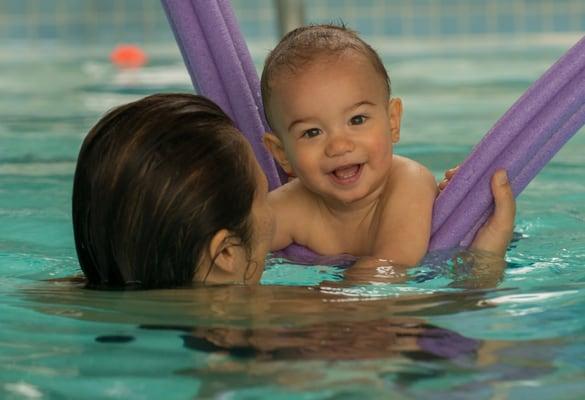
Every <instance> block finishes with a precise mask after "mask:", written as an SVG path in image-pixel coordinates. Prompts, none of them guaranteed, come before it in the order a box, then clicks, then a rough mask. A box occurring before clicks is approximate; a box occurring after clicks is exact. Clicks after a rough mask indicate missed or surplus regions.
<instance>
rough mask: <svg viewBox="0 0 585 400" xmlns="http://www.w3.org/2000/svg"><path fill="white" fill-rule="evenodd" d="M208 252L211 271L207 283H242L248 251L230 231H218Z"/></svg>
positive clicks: (210, 243)
mask: <svg viewBox="0 0 585 400" xmlns="http://www.w3.org/2000/svg"><path fill="white" fill-rule="evenodd" d="M207 252H208V254H207V255H208V257H209V260H210V264H211V265H210V268H211V271H210V272H209V274H208V277H207V279H206V283H220V284H221V283H242V276H243V271H244V269H245V266H246V251H245V249H244V247H243V245H242V244H241V243H240V242H239V241H238V240H237V239H235V238H234V236H233V234H232V233H231V232H230V231H228V230H227V229H221V230H219V231H217V233H216V234H215V235H213V238H212V239H211V241H210V242H209V246H208V248H207Z"/></svg>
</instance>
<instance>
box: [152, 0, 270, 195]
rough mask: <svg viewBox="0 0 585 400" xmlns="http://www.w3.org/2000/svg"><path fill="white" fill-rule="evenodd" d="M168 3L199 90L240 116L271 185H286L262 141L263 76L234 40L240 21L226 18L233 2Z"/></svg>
mask: <svg viewBox="0 0 585 400" xmlns="http://www.w3.org/2000/svg"><path fill="white" fill-rule="evenodd" d="M162 3H163V6H164V8H165V11H166V13H167V16H168V20H169V23H170V25H171V27H172V28H173V32H174V34H175V38H176V40H177V43H178V45H179V48H180V49H181V53H182V55H183V58H184V60H185V64H186V66H187V69H188V70H189V73H190V75H191V79H192V81H193V84H194V86H195V88H196V90H197V92H198V93H199V94H202V95H204V96H207V97H209V98H210V99H212V100H213V101H214V102H216V103H217V104H218V105H219V106H220V107H221V108H222V109H223V110H224V111H225V112H226V113H227V114H228V115H229V116H230V117H231V118H232V119H233V120H234V122H235V123H236V126H237V127H238V128H239V129H240V130H241V131H242V132H243V133H244V135H245V136H246V138H247V139H248V141H249V142H250V144H251V145H252V148H253V149H254V153H255V155H256V158H257V159H258V162H259V163H260V165H261V167H262V169H263V170H264V172H265V173H266V176H267V178H268V182H269V186H270V188H271V189H274V188H276V187H278V186H280V184H281V181H280V177H279V174H278V172H277V168H276V164H275V162H274V159H273V158H272V157H271V155H270V154H269V153H268V151H267V150H266V149H265V148H264V145H263V144H262V135H263V133H264V132H265V127H264V121H263V118H262V116H261V111H262V110H261V109H259V108H258V105H257V100H258V94H259V83H258V76H257V75H256V71H255V70H252V69H251V67H250V65H252V66H253V62H252V59H251V56H250V54H249V52H248V49H247V48H246V46H245V42H244V41H243V39H239V40H235V39H234V38H235V37H241V33H240V32H239V28H238V26H237V23H236V22H235V19H234V18H233V17H232V18H231V19H230V18H228V22H229V23H230V26H229V27H228V26H227V23H226V20H225V19H224V15H223V13H226V12H227V11H226V10H229V9H230V6H229V3H226V2H222V3H223V4H221V8H220V4H219V3H220V2H218V1H198V0H163V2H162ZM228 17H229V14H228ZM236 45H238V46H239V47H238V49H236V47H235V46H236ZM244 65H245V66H246V69H245V70H244ZM249 82H250V84H253V85H254V87H250V85H249Z"/></svg>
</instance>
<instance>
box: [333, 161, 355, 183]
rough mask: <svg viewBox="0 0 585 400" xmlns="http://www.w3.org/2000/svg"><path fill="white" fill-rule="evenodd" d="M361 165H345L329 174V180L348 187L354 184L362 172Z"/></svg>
mask: <svg viewBox="0 0 585 400" xmlns="http://www.w3.org/2000/svg"><path fill="white" fill-rule="evenodd" d="M362 166H363V164H347V165H343V166H341V167H338V168H336V169H334V170H333V171H331V172H330V173H329V176H330V177H331V179H332V180H333V181H334V182H335V183H337V184H339V185H350V184H352V183H354V182H356V181H357V180H358V179H359V177H360V175H361V172H362Z"/></svg>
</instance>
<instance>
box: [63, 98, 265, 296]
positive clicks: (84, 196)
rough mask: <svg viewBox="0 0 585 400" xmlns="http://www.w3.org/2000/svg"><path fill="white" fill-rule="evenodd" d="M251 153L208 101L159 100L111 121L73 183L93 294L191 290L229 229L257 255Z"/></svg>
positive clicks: (117, 112) (81, 254) (95, 132)
mask: <svg viewBox="0 0 585 400" xmlns="http://www.w3.org/2000/svg"><path fill="white" fill-rule="evenodd" d="M244 146H245V143H244V139H243V137H242V136H241V134H240V133H239V132H238V130H237V129H236V128H235V127H234V125H233V123H232V121H231V120H230V119H229V117H228V116H227V115H226V114H225V113H224V112H223V111H222V110H221V109H220V108H219V107H218V106H217V105H215V104H214V103H212V102H211V101H209V100H207V99H206V98H204V97H200V96H195V95H189V94H157V95H153V96H149V97H146V98H143V99H141V100H138V101H136V102H133V103H130V104H126V105H123V106H120V107H117V108H115V109H113V110H111V111H110V112H108V113H107V114H106V115H105V116H104V117H103V118H102V119H101V120H100V121H99V122H98V123H97V124H96V125H95V126H94V127H93V128H92V129H91V130H90V132H89V134H88V135H87V137H86V138H85V141H84V142H83V145H82V147H81V150H80V153H79V158H78V160H77V168H76V170H75V178H74V183H73V199H72V200H73V230H74V236H75V245H76V250H77V255H78V258H79V263H80V266H81V269H82V270H83V272H84V274H85V276H86V277H87V280H88V286H89V287H93V288H141V289H142V288H143V289H148V288H164V287H177V286H182V285H187V284H190V283H191V282H192V281H193V278H194V274H195V271H196V269H197V267H198V263H199V262H200V260H201V257H202V254H203V251H204V250H206V249H207V248H208V245H209V243H210V241H211V238H212V237H213V235H214V234H215V233H216V232H218V231H219V230H221V229H227V230H228V231H229V232H231V233H232V234H233V239H236V240H237V241H239V243H241V245H242V246H244V247H245V248H246V250H247V251H248V253H249V252H250V248H251V244H250V242H251V232H252V227H251V222H250V219H251V218H250V213H251V209H252V202H253V199H254V194H255V176H254V172H253V171H254V170H253V169H252V168H250V165H251V160H250V155H249V152H246V151H244ZM210 267H211V266H210Z"/></svg>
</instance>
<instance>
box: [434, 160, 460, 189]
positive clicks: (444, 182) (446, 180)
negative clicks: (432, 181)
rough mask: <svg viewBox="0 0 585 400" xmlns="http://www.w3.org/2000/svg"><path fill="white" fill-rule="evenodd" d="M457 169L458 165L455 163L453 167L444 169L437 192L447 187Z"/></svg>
mask: <svg viewBox="0 0 585 400" xmlns="http://www.w3.org/2000/svg"><path fill="white" fill-rule="evenodd" d="M457 171H459V165H456V166H455V167H453V168H451V169H448V170H447V171H445V177H444V178H443V180H442V181H441V182H439V192H441V191H443V189H445V188H446V187H447V185H448V184H449V182H450V181H451V179H452V178H453V176H455V173H456V172H457Z"/></svg>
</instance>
